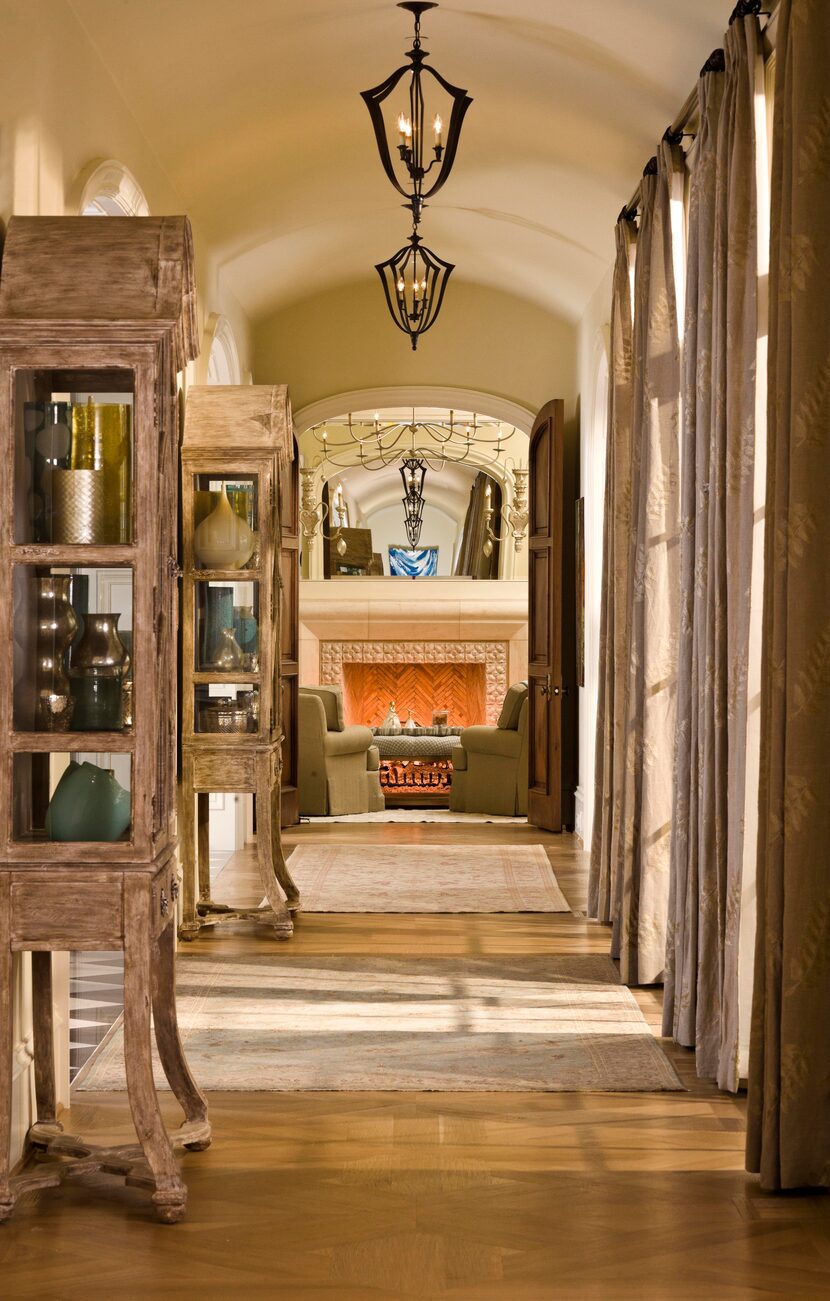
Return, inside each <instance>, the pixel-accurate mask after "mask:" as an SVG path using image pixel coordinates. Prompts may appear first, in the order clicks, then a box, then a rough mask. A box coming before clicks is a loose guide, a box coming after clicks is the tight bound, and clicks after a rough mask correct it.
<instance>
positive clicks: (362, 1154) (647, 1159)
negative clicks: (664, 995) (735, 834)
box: [0, 824, 830, 1301]
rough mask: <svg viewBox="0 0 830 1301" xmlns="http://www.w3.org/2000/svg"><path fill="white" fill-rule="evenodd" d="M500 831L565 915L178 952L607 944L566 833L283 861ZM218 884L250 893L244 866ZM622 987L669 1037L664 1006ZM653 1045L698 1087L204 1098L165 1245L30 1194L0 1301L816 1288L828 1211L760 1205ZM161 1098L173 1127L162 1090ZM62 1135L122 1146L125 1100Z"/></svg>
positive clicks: (441, 922)
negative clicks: (201, 1134) (592, 917)
mask: <svg viewBox="0 0 830 1301" xmlns="http://www.w3.org/2000/svg"><path fill="white" fill-rule="evenodd" d="M506 837H509V838H510V839H511V840H518V841H519V842H520V843H521V842H524V843H527V844H532V843H541V844H543V845H544V847H545V849H546V850H547V852H548V854H549V857H550V859H551V862H552V864H553V866H554V869H555V871H556V875H557V877H558V879H559V882H560V884H561V886H562V889H563V890H564V892H565V894H566V896H567V898H568V901H569V903H570V905H571V908H572V909H573V910H574V913H573V914H571V915H567V914H560V915H556V914H547V915H539V914H537V915H533V914H524V915H519V916H512V915H511V916H506V915H490V916H469V915H456V916H427V915H423V916H413V915H409V916H406V915H389V914H387V915H385V916H380V915H377V916H369V917H363V916H355V915H352V916H347V915H340V916H337V915H322V914H317V915H307V916H303V915H300V917H299V918H298V921H297V927H296V932H295V935H294V937H293V939H292V941H291V943H290V945H285V946H282V945H278V944H275V942H274V941H273V940H271V939H270V938H268V937H267V936H266V935H265V934H264V932H263V933H261V934H259V935H256V934H254V933H253V932H252V930H251V928H250V927H245V926H238V927H234V928H233V929H231V928H229V927H226V928H224V929H223V930H222V931H221V933H220V935H219V936H217V937H216V938H215V939H214V938H212V937H211V936H210V935H209V934H208V933H205V932H203V934H202V937H201V938H200V939H199V940H198V941H197V942H196V943H195V944H194V945H193V946H192V948H188V949H187V950H186V952H188V953H190V952H192V953H193V954H195V955H203V956H205V957H209V956H215V957H217V958H218V957H220V955H221V954H223V953H225V954H227V953H235V954H244V955H246V956H250V955H253V954H274V956H275V959H276V960H277V961H279V960H280V959H281V958H283V957H288V956H289V953H290V955H291V956H298V957H310V956H315V955H316V956H320V955H324V954H325V955H338V954H342V955H347V954H370V955H375V956H379V955H414V956H417V955H431V954H436V955H437V954H441V955H467V956H474V955H490V956H492V955H499V954H505V955H507V954H528V955H530V954H543V955H544V954H565V953H570V954H587V953H605V952H607V948H608V932H607V928H606V927H604V926H601V925H599V924H597V923H592V922H589V921H587V920H586V919H585V917H584V916H583V915H582V914H583V910H584V906H585V899H586V882H587V854H585V853H583V852H582V851H581V850H579V849H578V848H577V846H576V842H574V840H573V839H572V838H571V837H569V836H552V835H547V834H546V833H544V832H539V831H537V830H536V829H535V828H532V827H516V826H510V827H505V828H501V827H494V826H488V825H484V826H481V827H471V826H456V827H446V826H444V827H442V826H440V825H429V824H422V825H417V824H416V825H401V824H398V825H394V824H392V825H386V826H377V825H375V826H343V825H337V824H328V825H326V826H324V827H314V828H312V827H309V826H307V825H303V826H301V827H299V828H294V829H292V830H291V831H290V832H288V833H287V835H286V850H287V852H290V850H291V849H292V848H293V846H294V845H295V844H297V843H305V844H308V843H315V842H316V843H322V842H326V843H332V842H334V843H336V842H349V843H352V844H354V843H358V844H372V843H378V842H379V841H384V842H390V841H391V842H395V843H399V844H415V843H418V844H432V845H435V846H436V849H437V848H438V847H439V846H440V845H441V844H447V843H453V844H460V843H468V844H475V843H478V844H493V843H497V842H499V841H501V840H503V839H504V838H506ZM216 893H217V895H219V897H220V898H222V899H223V900H224V901H227V902H231V901H234V900H238V901H240V902H242V901H245V902H252V901H253V899H254V896H255V894H256V886H255V882H254V878H253V876H250V875H249V873H248V871H247V861H246V857H245V856H244V855H241V854H240V855H237V857H236V858H235V859H234V860H233V861H232V862H231V864H229V866H228V867H227V868H226V869H225V870H224V871H223V873H222V875H221V879H220V882H219V886H218V889H217V891H216ZM635 993H636V995H637V998H638V1001H639V1003H640V1006H641V1008H642V1009H643V1011H644V1013H645V1015H646V1017H647V1019H648V1021H649V1023H650V1025H651V1026H652V1027H653V1029H654V1032H655V1034H657V1033H659V1023H660V991H659V990H656V989H655V990H639V991H635ZM664 1047H665V1050H666V1052H667V1054H668V1055H669V1057H670V1059H671V1061H672V1062H673V1063H674V1065H675V1066H676V1068H677V1070H678V1072H679V1073H680V1075H681V1078H682V1080H683V1082H684V1084H685V1085H686V1086H687V1088H688V1090H689V1091H688V1093H684V1094H677V1093H675V1094H671V1093H663V1094H651V1095H649V1094H642V1093H640V1094H587V1093H578V1094H574V1093H570V1094H568V1093H560V1094H555V1093H547V1094H518V1095H517V1094H506V1093H490V1094H457V1093H456V1094H438V1093H420V1094H401V1093H397V1094H395V1093H373V1094H366V1093H363V1094H264V1093H245V1094H228V1093H225V1094H212V1095H211V1097H210V1105H211V1116H212V1119H213V1122H214V1134H215V1135H216V1137H215V1139H214V1142H213V1145H212V1147H211V1148H210V1149H209V1150H208V1151H206V1152H203V1153H194V1154H185V1159H184V1169H185V1177H186V1179H187V1183H188V1188H189V1198H190V1202H189V1209H190V1214H189V1215H188V1218H187V1220H186V1221H185V1222H184V1223H182V1224H181V1225H179V1226H178V1228H177V1229H176V1230H175V1232H171V1231H170V1230H169V1229H167V1228H165V1227H163V1226H160V1225H157V1224H154V1223H153V1222H152V1221H151V1220H149V1219H148V1217H147V1215H146V1206H145V1195H144V1194H143V1193H141V1192H137V1191H134V1190H131V1189H126V1188H125V1189H122V1188H115V1189H113V1190H112V1191H111V1192H109V1193H108V1195H107V1197H106V1198H103V1199H102V1198H101V1197H100V1194H98V1195H95V1196H90V1195H89V1194H88V1193H87V1192H86V1191H85V1190H84V1189H83V1188H82V1187H80V1186H79V1185H72V1186H67V1187H66V1189H65V1192H64V1195H63V1196H61V1197H59V1198H58V1197H55V1196H54V1194H53V1193H50V1192H46V1193H45V1194H43V1196H42V1197H41V1199H40V1205H39V1207H38V1213H37V1215H36V1216H34V1215H32V1214H30V1213H28V1211H27V1203H30V1202H31V1196H29V1197H26V1198H25V1199H24V1200H23V1201H22V1202H21V1204H20V1210H19V1213H18V1215H16V1216H15V1218H14V1220H12V1221H11V1222H10V1223H9V1224H8V1225H6V1226H5V1227H4V1229H3V1231H2V1234H0V1273H2V1279H3V1291H4V1294H5V1295H7V1296H9V1297H14V1298H15V1299H16V1301H17V1298H21V1299H22V1298H46V1297H50V1298H54V1297H60V1298H61V1301H74V1298H80V1297H86V1296H87V1295H88V1294H89V1291H90V1286H91V1285H93V1284H92V1279H93V1278H94V1286H95V1288H96V1290H97V1291H98V1292H99V1293H100V1294H101V1295H104V1296H111V1297H118V1298H119V1299H120V1298H132V1297H140V1296H147V1295H153V1296H164V1297H168V1298H171V1299H172V1298H185V1297H192V1296H193V1295H194V1291H196V1290H197V1291H198V1296H199V1297H200V1298H204V1299H207V1298H219V1297H222V1298H233V1299H234V1301H235V1298H237V1297H240V1298H241V1297H254V1298H260V1297H261V1298H265V1297H284V1298H286V1299H288V1298H290V1301H295V1299H296V1301H322V1298H327V1297H336V1298H337V1301H397V1299H398V1298H410V1297H411V1298H416V1297H417V1298H425V1299H427V1298H428V1299H429V1301H432V1299H433V1298H441V1297H447V1298H452V1299H453V1301H490V1298H496V1297H498V1298H507V1297H509V1298H510V1301H536V1299H537V1298H538V1299H539V1301H541V1299H542V1298H550V1297H556V1298H562V1299H567V1298H574V1301H576V1298H580V1301H581V1299H583V1298H592V1297H597V1298H599V1297H603V1298H605V1297H609V1296H614V1297H615V1298H632V1299H633V1298H638V1299H639V1298H653V1299H654V1301H658V1299H659V1301H663V1299H664V1298H671V1299H672V1301H685V1299H686V1298H690V1299H691V1298H703V1297H707V1298H712V1297H716V1298H718V1301H721V1299H725V1298H746V1297H754V1296H758V1297H764V1296H769V1297H773V1296H776V1297H788V1298H795V1297H810V1296H816V1297H818V1296H826V1295H827V1294H828V1291H830V1226H829V1225H828V1220H827V1216H826V1197H822V1196H820V1195H819V1196H790V1197H773V1196H769V1195H767V1194H764V1193H763V1192H761V1191H760V1190H759V1188H758V1186H757V1182H756V1181H755V1180H754V1179H752V1178H751V1177H750V1176H748V1175H746V1174H745V1173H744V1171H743V1165H744V1100H743V1098H742V1097H738V1098H737V1099H736V1098H732V1097H730V1096H729V1095H726V1094H722V1093H720V1092H718V1090H716V1089H715V1088H714V1087H712V1086H711V1085H708V1084H703V1083H701V1082H699V1081H697V1080H696V1079H695V1076H694V1060H693V1056H692V1054H691V1053H688V1052H686V1051H684V1050H682V1049H678V1048H677V1047H675V1046H673V1045H671V1044H670V1043H668V1042H666V1043H665V1044H664ZM162 1105H163V1107H164V1110H165V1115H166V1116H167V1117H168V1120H169V1121H170V1122H171V1123H173V1122H175V1118H176V1107H175V1105H174V1104H173V1103H172V1102H171V1099H170V1095H169V1094H166V1093H165V1094H162ZM62 1120H63V1122H64V1128H65V1129H67V1130H68V1131H69V1132H73V1131H75V1130H79V1131H82V1132H84V1133H85V1134H89V1135H90V1136H92V1137H94V1138H96V1139H97V1140H101V1139H106V1138H109V1137H112V1138H113V1139H115V1138H116V1137H120V1136H122V1135H126V1134H129V1133H130V1132H131V1123H130V1117H129V1111H128V1107H127V1103H126V1098H125V1096H124V1095H123V1094H120V1095H91V1094H82V1095H78V1096H77V1098H76V1102H75V1105H74V1106H73V1108H72V1110H71V1112H70V1113H68V1114H67V1115H65V1116H64V1117H62ZM113 1201H116V1202H117V1203H118V1204H119V1209H120V1210H121V1211H122V1212H123V1213H122V1214H119V1215H115V1216H114V1215H113V1214H112V1206H111V1204H110V1203H111V1202H113ZM91 1260H92V1261H93V1262H94V1263H92V1264H90V1261H91ZM35 1264H37V1270H35V1269H34V1268H33V1266H34V1265H35ZM206 1277H209V1278H210V1279H211V1282H209V1283H205V1281H204V1280H205V1278H206ZM195 1280H198V1288H197V1287H196V1284H195Z"/></svg>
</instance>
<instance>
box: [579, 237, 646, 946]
mask: <svg viewBox="0 0 830 1301" xmlns="http://www.w3.org/2000/svg"><path fill="white" fill-rule="evenodd" d="M616 239H617V257H616V262H615V264H614V281H613V289H612V297H611V382H610V385H609V396H608V442H607V451H606V459H605V532H604V536H603V557H602V609H601V615H600V650H599V700H598V704H597V741H596V778H595V780H596V801H595V805H594V827H593V835H592V839H591V868H590V877H589V886H588V913H589V915H590V916H591V917H596V918H598V919H599V921H601V922H610V921H612V920H613V918H614V917H615V916H616V915H617V914H618V912H619V906H620V893H619V884H620V878H619V873H618V872H617V867H618V863H619V838H618V831H619V826H620V818H619V811H620V792H621V789H622V772H623V759H624V755H625V746H624V744H623V736H624V729H625V684H626V681H627V677H628V627H629V598H630V588H631V583H630V573H629V541H630V537H631V344H632V339H631V336H632V326H633V309H632V301H631V266H632V259H633V254H634V249H635V247H636V241H637V227H636V225H635V224H634V222H633V221H632V220H630V219H629V217H628V214H627V213H626V212H623V213H622V214H621V216H620V219H619V221H618V222H617V233H616Z"/></svg>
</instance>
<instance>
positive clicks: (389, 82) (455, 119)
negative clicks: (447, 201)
mask: <svg viewBox="0 0 830 1301" xmlns="http://www.w3.org/2000/svg"><path fill="white" fill-rule="evenodd" d="M437 7H438V6H437V4H434V3H426V2H425V0H404V3H403V4H399V5H398V8H399V9H408V10H409V12H410V13H412V14H414V15H415V37H414V40H413V43H412V49H411V50H408V51H407V58H408V59H409V60H410V62H409V64H404V65H403V67H401V68H398V69H397V71H396V72H393V73H392V75H391V76H390V77H387V78H386V80H385V81H383V82H381V84H380V85H379V86H375V87H374V88H373V89H372V90H364V91H363V92H362V97H363V99H364V100H365V102H366V106H367V108H368V109H369V113H370V115H371V118H372V125H373V127H374V129H375V139H376V141H377V146H378V152H379V154H380V160H381V162H382V164H383V169H384V171H385V172H386V175H387V176H388V177H389V180H390V181H391V182H392V184H393V185H394V187H395V189H396V190H397V191H398V192H399V193H400V194H402V195H403V196H404V198H405V199H406V200H407V203H406V205H405V206H407V207H409V208H410V209H411V211H412V220H413V222H414V223H415V225H416V226H417V225H418V223H419V222H420V220H421V216H422V214H423V210H424V205H425V203H426V200H427V199H429V198H431V197H432V195H433V194H437V193H438V191H439V190H440V189H441V186H442V185H444V184H445V182H446V181H447V179H448V177H449V174H450V172H451V171H452V165H453V163H454V162H455V155H456V151H457V149H458V141H459V139H460V136H461V124H462V123H463V121H464V116H465V114H466V112H467V109H468V108H469V107H470V105H471V104H472V102H473V101H472V99H471V98H470V96H469V95H468V94H467V92H466V90H462V89H460V87H458V86H452V85H451V84H450V83H449V82H448V81H447V80H446V78H445V77H442V76H441V74H440V73H439V72H436V70H435V68H431V67H429V66H428V65H427V64H426V63H425V62H424V60H425V59H427V58H428V57H429V55H428V53H427V51H426V50H424V49H422V48H421V14H422V13H423V12H424V11H425V10H427V9H436V8H437ZM407 76H408V77H409V86H408V89H407V93H406V94H405V96H404V97H403V98H404V101H405V102H404V103H403V104H401V105H399V106H398V108H399V111H398V112H397V113H396V114H395V115H394V125H393V124H392V123H390V122H387V119H386V117H385V114H384V109H385V108H386V107H387V101H388V100H389V98H390V96H391V95H393V94H394V92H395V91H396V90H397V88H398V86H399V84H400V82H401V81H402V80H403V79H404V78H405V77H407ZM425 78H432V84H431V85H430V84H429V83H427V84H428V85H429V89H431V90H432V91H433V92H434V89H435V86H438V87H440V93H439V94H438V95H437V96H433V98H435V101H436V102H435V104H431V105H430V113H429V114H428V113H427V105H426V98H425V95H424V89H425ZM442 110H443V111H442ZM390 132H391V133H396V135H397V142H396V144H393V143H392V142H391V141H390ZM395 154H397V157H398V160H399V162H398V165H397V167H396V164H395V161H394V157H395ZM433 173H434V175H433Z"/></svg>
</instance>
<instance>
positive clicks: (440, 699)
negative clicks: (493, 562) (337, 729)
mask: <svg viewBox="0 0 830 1301" xmlns="http://www.w3.org/2000/svg"><path fill="white" fill-rule="evenodd" d="M360 666H362V670H361V667H360ZM373 668H374V669H376V670H377V674H376V675H375V674H374V673H373ZM526 675H527V584H526V583H525V582H523V581H521V580H517V581H505V580H500V581H480V582H472V581H470V580H464V579H446V580H441V579H438V580H426V581H423V582H419V581H415V582H413V581H412V580H411V579H392V578H344V579H340V580H337V579H335V580H330V581H304V582H303V583H301V585H300V681H301V683H302V684H303V685H313V684H315V683H325V684H333V685H342V686H343V687H344V703H345V704H346V709H347V719H348V721H350V722H358V721H360V722H366V723H379V722H381V720H382V715H381V716H380V717H371V718H370V717H364V718H360V719H358V718H356V717H349V711H350V709H352V708H358V707H360V708H363V709H365V710H367V711H369V712H371V713H372V714H376V713H377V711H378V710H379V709H380V708H381V706H383V714H385V712H386V707H388V704H389V700H390V699H392V698H393V697H394V698H395V699H396V700H397V701H398V712H399V713H400V714H401V717H402V721H403V720H404V719H405V718H406V711H407V709H410V708H411V709H412V710H413V713H414V714H415V717H416V719H417V721H418V722H419V723H429V722H431V717H424V718H421V717H420V716H419V714H422V713H423V714H426V713H427V712H428V706H429V705H430V703H431V698H432V693H433V690H434V691H435V693H436V703H435V705H434V707H435V708H442V707H444V704H445V703H446V705H447V706H448V707H449V711H450V715H451V720H450V721H451V722H455V721H456V719H454V718H453V717H452V714H453V712H455V713H460V712H461V706H462V704H463V703H467V704H468V705H469V707H470V709H471V710H473V711H475V712H477V713H479V717H478V718H472V717H468V718H459V719H458V722H459V723H461V725H465V724H469V723H470V722H473V721H478V722H487V723H495V722H496V720H497V718H498V715H499V710H500V709H501V704H502V701H503V699H504V694H505V691H506V690H507V687H508V686H509V685H510V683H511V682H515V681H517V680H518V679H520V678H524V677H525V676H526ZM391 686H397V687H398V688H399V689H398V690H396V691H394V692H393V691H391V690H389V688H390V687H391ZM407 696H409V698H410V699H409V700H408V699H407ZM410 702H414V703H410ZM482 709H483V717H481V710H482Z"/></svg>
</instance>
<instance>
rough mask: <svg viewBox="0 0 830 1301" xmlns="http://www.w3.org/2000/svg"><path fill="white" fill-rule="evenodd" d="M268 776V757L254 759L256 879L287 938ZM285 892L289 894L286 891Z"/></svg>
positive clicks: (287, 919)
mask: <svg viewBox="0 0 830 1301" xmlns="http://www.w3.org/2000/svg"><path fill="white" fill-rule="evenodd" d="M270 776H271V760H270V757H269V756H268V755H267V754H264V755H260V756H259V757H258V759H257V789H256V796H255V799H256V802H257V820H256V844H257V866H258V867H259V876H260V880H261V882H262V888H263V890H264V892H265V897H266V899H267V900H268V902H269V904H270V905H271V908H272V909H273V911H274V915H275V921H274V930H275V931H276V933H277V935H278V936H280V937H281V938H287V937H288V936H289V935H292V934H293V932H294V923H293V922H292V920H291V913H290V912H289V910H288V905H287V904H286V901H285V899H284V898H283V896H282V893H281V891H280V888H279V885H278V884H277V870H278V866H279V862H280V860H281V859H282V850H281V848H280V824H279V806H277V809H276V812H277V821H276V822H275V821H274V801H273V792H274V789H275V788H274V786H273V785H272V783H271V780H270ZM277 789H278V788H277ZM261 797H262V798H261ZM283 866H284V860H283ZM286 870H287V869H286ZM288 880H289V881H290V882H291V887H292V889H293V893H294V897H295V899H296V898H298V892H297V887H296V886H295V885H294V882H293V881H291V878H290V877H289V878H288ZM286 893H288V892H287V891H286Z"/></svg>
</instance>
